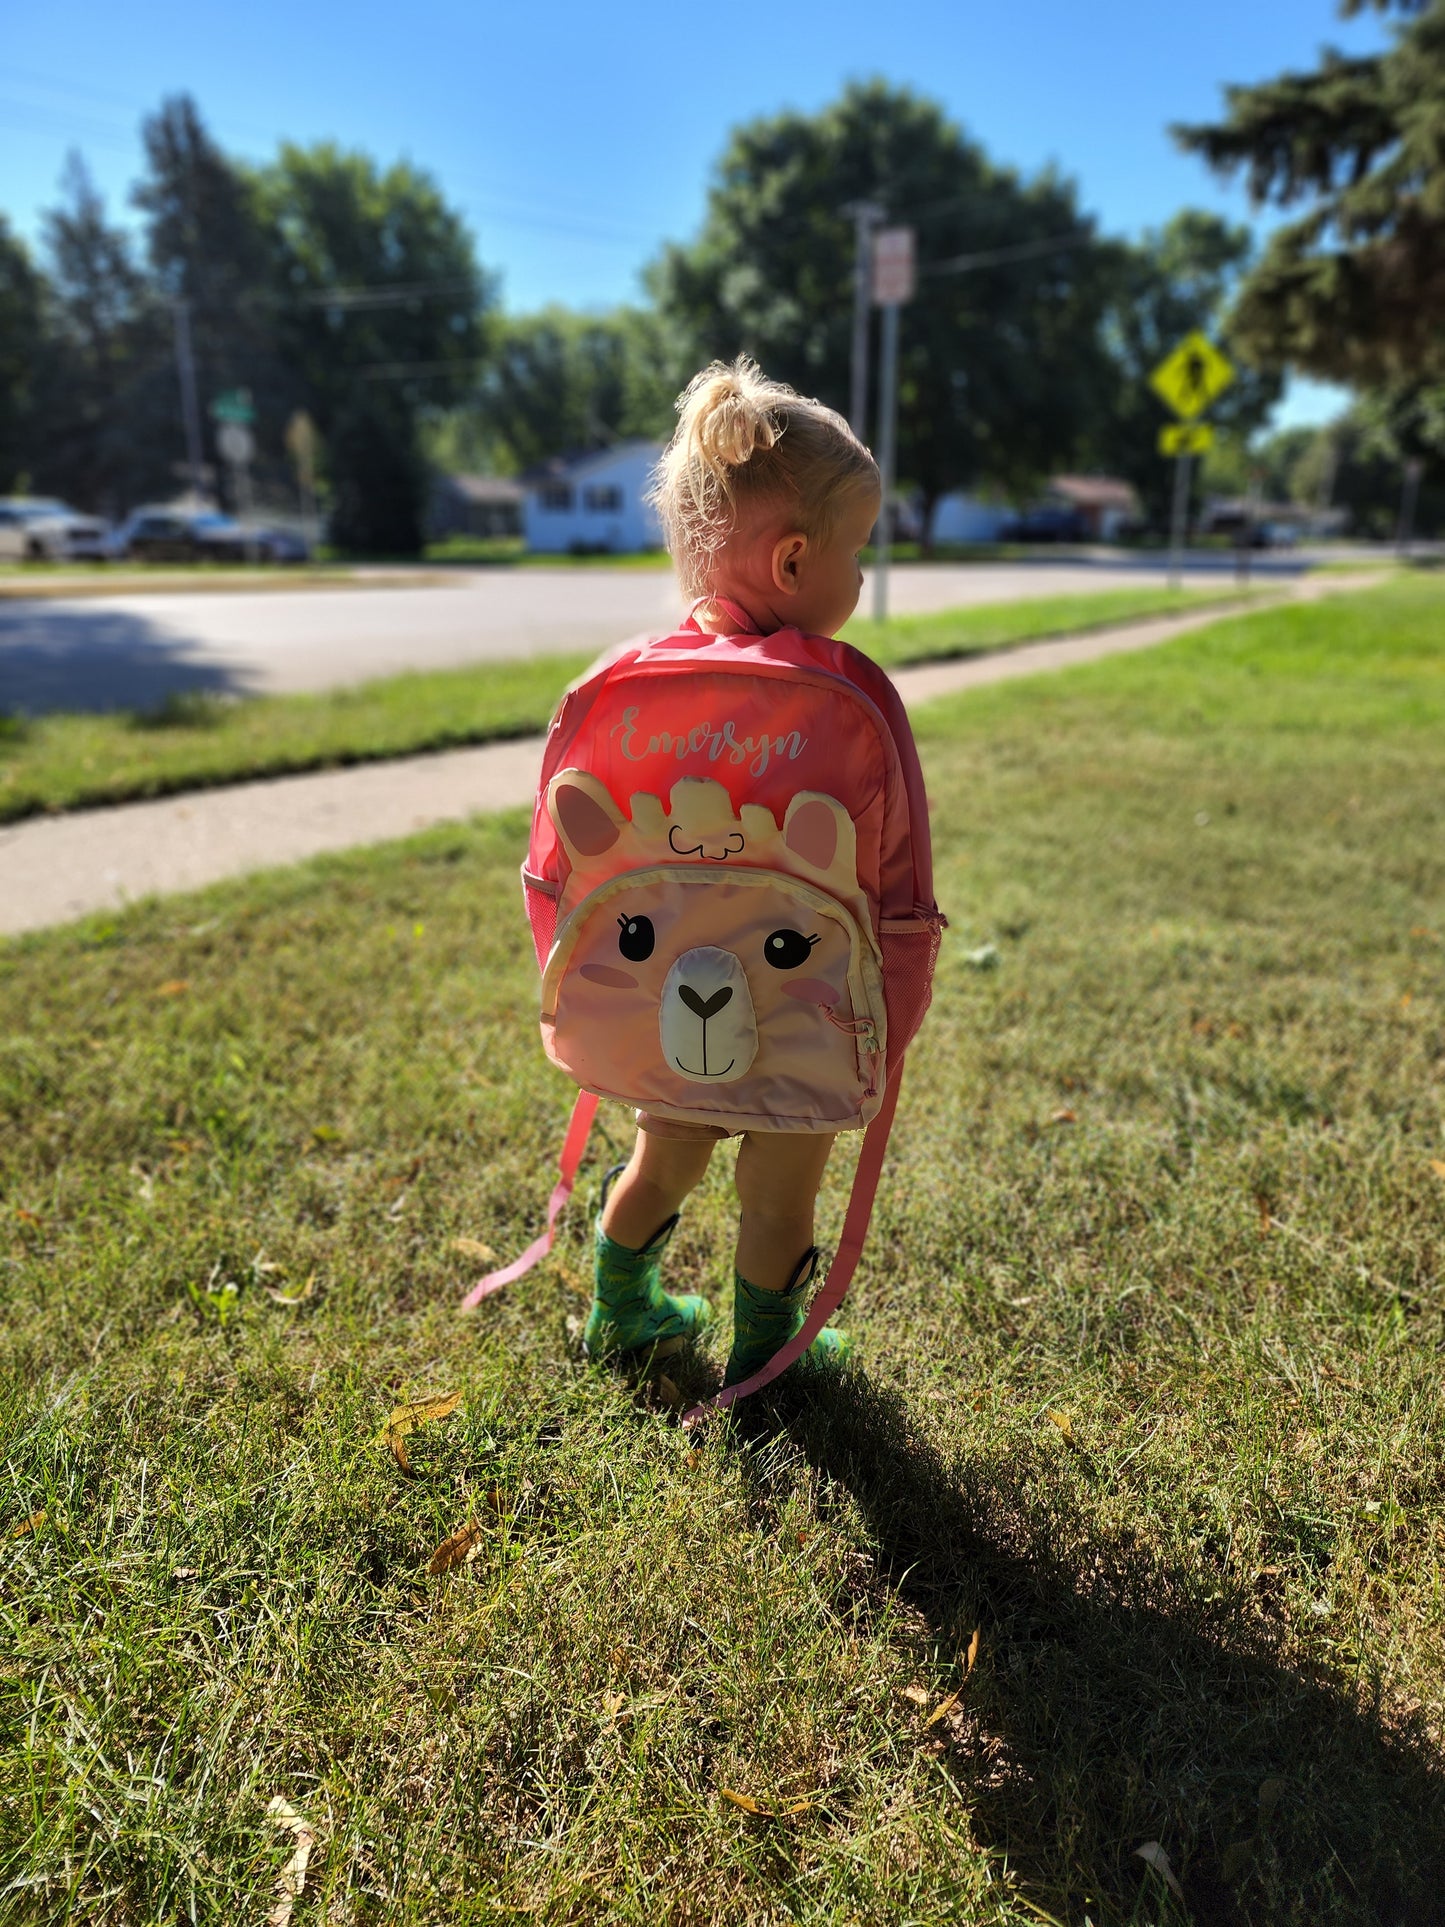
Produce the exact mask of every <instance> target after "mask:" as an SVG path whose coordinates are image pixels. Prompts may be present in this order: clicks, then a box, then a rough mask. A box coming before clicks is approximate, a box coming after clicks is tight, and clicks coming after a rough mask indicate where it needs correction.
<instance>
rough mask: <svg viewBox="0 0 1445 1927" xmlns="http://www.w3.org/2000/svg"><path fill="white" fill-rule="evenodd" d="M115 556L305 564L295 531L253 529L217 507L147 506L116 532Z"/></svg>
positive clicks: (304, 553)
mask: <svg viewBox="0 0 1445 1927" xmlns="http://www.w3.org/2000/svg"><path fill="white" fill-rule="evenodd" d="M112 553H113V554H115V555H118V556H129V557H130V558H131V559H132V560H133V561H136V562H304V561H306V559H307V554H308V551H307V547H306V544H305V542H303V541H302V539H301V538H300V536H298V535H294V534H293V533H292V532H291V531H290V530H289V529H282V528H259V527H251V526H249V525H247V524H246V523H243V522H238V521H236V519H235V517H234V516H230V515H222V514H220V513H219V512H218V511H217V510H215V509H204V510H200V511H197V510H193V509H175V508H141V509H136V511H135V512H134V514H132V515H130V516H128V517H127V518H126V520H125V521H124V522H123V523H122V524H121V526H120V528H119V529H118V530H117V531H116V534H115V538H114V541H113V544H112Z"/></svg>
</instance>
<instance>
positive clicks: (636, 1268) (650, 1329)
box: [583, 1130, 716, 1358]
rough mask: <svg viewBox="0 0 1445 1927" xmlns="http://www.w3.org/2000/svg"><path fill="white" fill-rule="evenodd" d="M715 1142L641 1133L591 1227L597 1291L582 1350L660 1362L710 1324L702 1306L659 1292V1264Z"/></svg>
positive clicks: (690, 1296)
mask: <svg viewBox="0 0 1445 1927" xmlns="http://www.w3.org/2000/svg"><path fill="white" fill-rule="evenodd" d="M715 1142H716V1139H715V1138H713V1137H711V1136H707V1137H704V1136H701V1135H699V1136H698V1137H696V1138H672V1137H662V1136H657V1135H654V1134H652V1133H650V1132H648V1131H643V1130H639V1132H638V1133H637V1145H636V1148H635V1149H634V1151H633V1153H632V1157H631V1160H630V1161H629V1163H628V1166H627V1169H626V1170H625V1171H624V1172H623V1173H622V1175H621V1176H620V1177H619V1179H618V1181H617V1183H616V1184H615V1185H614V1186H613V1188H612V1190H611V1191H610V1192H609V1194H608V1198H607V1204H606V1207H605V1209H604V1210H603V1212H602V1214H601V1216H600V1217H599V1218H598V1220H597V1235H596V1240H595V1243H596V1262H597V1272H596V1279H597V1282H596V1286H595V1288H594V1292H593V1298H592V1310H591V1312H590V1313H589V1314H588V1318H587V1328H586V1331H585V1333H584V1334H583V1342H584V1344H585V1346H586V1348H587V1350H588V1352H589V1353H591V1354H592V1355H593V1356H594V1357H598V1356H602V1355H605V1354H607V1353H617V1352H640V1351H644V1350H646V1351H648V1352H650V1354H651V1355H652V1356H653V1357H655V1358H656V1357H664V1356H666V1355H667V1354H668V1353H669V1352H672V1351H674V1350H676V1349H677V1347H678V1346H680V1345H682V1344H684V1343H686V1341H687V1340H688V1339H689V1338H690V1337H691V1336H692V1335H693V1333H694V1332H697V1331H700V1330H701V1329H702V1327H703V1326H704V1325H705V1324H706V1323H707V1322H708V1318H709V1317H710V1315H711V1314H710V1313H709V1310H708V1306H707V1301H706V1299H703V1298H699V1297H698V1296H696V1294H694V1293H691V1292H683V1293H680V1294H677V1295H674V1294H673V1293H672V1292H669V1291H664V1290H663V1288H662V1256H663V1253H664V1251H665V1250H666V1247H667V1241H668V1239H669V1238H670V1237H671V1236H672V1227H673V1224H674V1222H675V1221H676V1215H677V1211H678V1207H679V1206H680V1205H681V1204H682V1201H683V1199H684V1198H686V1196H687V1194H688V1193H689V1191H691V1190H692V1189H693V1187H694V1186H695V1185H696V1184H697V1182H698V1180H699V1179H700V1178H701V1177H702V1174H703V1172H704V1171H706V1169H707V1166H708V1159H709V1158H710V1157H711V1156H712V1153H713V1146H714V1144H715Z"/></svg>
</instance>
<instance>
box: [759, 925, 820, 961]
mask: <svg viewBox="0 0 1445 1927" xmlns="http://www.w3.org/2000/svg"><path fill="white" fill-rule="evenodd" d="M817 941H818V939H817V938H816V937H805V936H804V935H803V933H802V931H801V930H775V931H774V932H773V934H772V936H770V937H769V938H768V940H767V942H766V943H765V944H764V945H763V955H764V957H765V958H766V959H767V961H768V962H769V963H770V964H771V965H772V966H773V969H774V970H796V969H797V967H798V965H799V964H805V963H806V962H807V961H808V959H809V957H811V956H812V954H813V945H814V944H815V943H817Z"/></svg>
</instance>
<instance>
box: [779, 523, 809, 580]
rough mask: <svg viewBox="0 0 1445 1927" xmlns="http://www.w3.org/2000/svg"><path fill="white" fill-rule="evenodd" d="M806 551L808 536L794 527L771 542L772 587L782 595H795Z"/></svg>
mask: <svg viewBox="0 0 1445 1927" xmlns="http://www.w3.org/2000/svg"><path fill="white" fill-rule="evenodd" d="M807 553H808V538H807V536H806V535H804V534H803V532H802V530H801V529H794V530H793V531H792V533H791V534H790V535H785V536H783V537H782V539H781V540H780V541H778V542H775V543H774V544H773V587H774V588H775V589H780V590H781V591H782V592H783V594H784V595H796V594H797V593H798V589H799V587H800V586H801V583H800V577H801V574H802V567H803V560H804V558H805V557H806V555H807Z"/></svg>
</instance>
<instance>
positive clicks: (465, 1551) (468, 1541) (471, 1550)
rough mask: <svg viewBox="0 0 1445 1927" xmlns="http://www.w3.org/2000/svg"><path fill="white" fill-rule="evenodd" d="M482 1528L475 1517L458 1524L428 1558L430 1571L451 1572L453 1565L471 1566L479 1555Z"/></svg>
mask: <svg viewBox="0 0 1445 1927" xmlns="http://www.w3.org/2000/svg"><path fill="white" fill-rule="evenodd" d="M482 1537H483V1534H482V1528H481V1527H480V1526H479V1525H478V1524H477V1522H476V1520H475V1519H469V1520H468V1521H467V1523H466V1524H465V1525H464V1526H458V1527H457V1529H456V1531H455V1532H452V1533H449V1534H448V1535H447V1537H446V1538H445V1539H443V1540H442V1542H441V1544H440V1545H439V1546H438V1547H437V1549H436V1551H435V1552H434V1553H433V1554H432V1556H431V1558H430V1559H428V1560H427V1566H426V1569H427V1571H428V1572H429V1573H432V1574H435V1573H439V1572H450V1571H451V1569H452V1567H453V1566H469V1565H470V1564H471V1562H472V1561H473V1559H475V1558H476V1556H477V1551H478V1549H479V1547H480V1546H481V1543H482Z"/></svg>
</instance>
